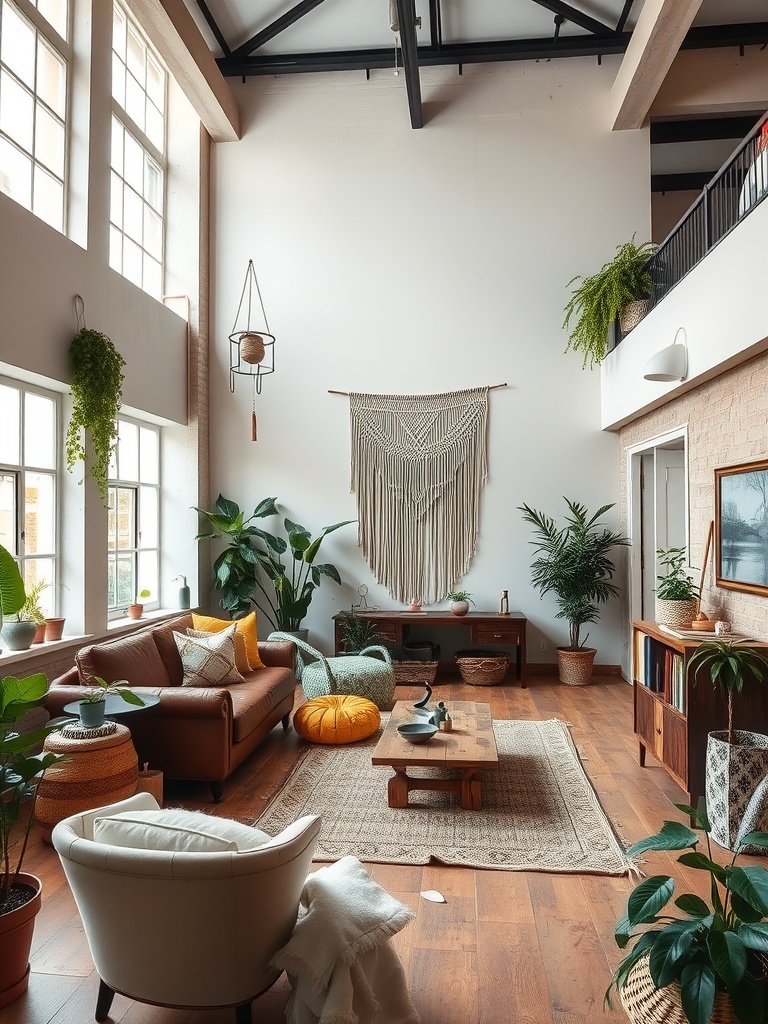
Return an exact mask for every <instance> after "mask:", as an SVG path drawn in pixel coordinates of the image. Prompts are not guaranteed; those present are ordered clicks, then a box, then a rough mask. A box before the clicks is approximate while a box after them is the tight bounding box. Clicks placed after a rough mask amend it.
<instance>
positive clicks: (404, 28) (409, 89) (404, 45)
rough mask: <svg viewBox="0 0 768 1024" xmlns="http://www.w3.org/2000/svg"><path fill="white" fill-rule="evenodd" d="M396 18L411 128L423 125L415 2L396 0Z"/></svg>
mask: <svg viewBox="0 0 768 1024" xmlns="http://www.w3.org/2000/svg"><path fill="white" fill-rule="evenodd" d="M397 20H398V22H399V24H400V50H401V52H402V54H403V70H404V71H405V91H406V93H407V94H408V110H409V111H410V114H411V128H423V127H424V114H423V111H422V109H421V81H420V79H419V46H418V42H417V40H416V4H415V2H414V0H397Z"/></svg>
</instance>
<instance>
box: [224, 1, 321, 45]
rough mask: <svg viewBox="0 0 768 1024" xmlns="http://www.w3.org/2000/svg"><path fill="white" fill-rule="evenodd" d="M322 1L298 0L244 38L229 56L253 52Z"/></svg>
mask: <svg viewBox="0 0 768 1024" xmlns="http://www.w3.org/2000/svg"><path fill="white" fill-rule="evenodd" d="M321 3H323V0H300V3H298V4H296V6H295V7H292V8H291V9H290V11H286V13H285V14H282V15H281V16H280V17H279V18H276V19H275V21H273V22H272V23H271V24H270V25H267V27H266V28H263V29H262V30H261V32H257V33H256V35H254V36H251V38H250V39H246V41H245V42H244V43H241V45H240V46H238V47H236V48H235V49H234V50H233V51H232V54H231V56H232V57H233V58H237V57H243V56H245V55H246V54H248V53H253V51H254V50H258V48H259V47H260V46H263V45H264V43H266V42H267V41H268V40H270V39H274V37H275V36H277V35H279V34H280V33H281V32H282V31H283V30H284V29H286V28H288V27H289V25H293V24H295V22H297V21H298V20H299V19H300V18H303V17H304V15H305V14H308V13H309V12H310V11H313V10H314V9H315V7H319V6H320V4H321Z"/></svg>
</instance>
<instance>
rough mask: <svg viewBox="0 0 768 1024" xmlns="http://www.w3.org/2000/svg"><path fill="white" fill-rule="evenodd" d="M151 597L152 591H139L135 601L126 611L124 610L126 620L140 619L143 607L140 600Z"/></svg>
mask: <svg viewBox="0 0 768 1024" xmlns="http://www.w3.org/2000/svg"><path fill="white" fill-rule="evenodd" d="M151 596H152V591H151V590H146V589H144V590H140V591H139V592H138V594H137V595H136V600H135V601H134V602H133V603H132V604H129V605H128V607H127V609H126V612H125V613H126V615H127V616H128V618H129V619H140V618H141V616H142V615H143V614H144V605H143V604H142V603H141V600H142V598H143V599H146V598H148V597H151Z"/></svg>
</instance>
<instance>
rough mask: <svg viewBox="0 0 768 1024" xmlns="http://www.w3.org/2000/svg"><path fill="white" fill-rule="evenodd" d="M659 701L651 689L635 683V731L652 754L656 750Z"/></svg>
mask: <svg viewBox="0 0 768 1024" xmlns="http://www.w3.org/2000/svg"><path fill="white" fill-rule="evenodd" d="M658 703H659V702H658V701H657V700H656V699H655V698H654V697H653V696H652V695H651V693H650V691H649V690H647V689H646V688H645V687H644V686H641V685H640V684H639V683H635V732H636V733H637V735H638V736H639V737H640V739H641V740H642V741H643V743H644V744H645V746H646V747H647V749H648V750H650V752H651V753H652V754H654V753H655V752H656V726H655V712H656V707H657V705H658Z"/></svg>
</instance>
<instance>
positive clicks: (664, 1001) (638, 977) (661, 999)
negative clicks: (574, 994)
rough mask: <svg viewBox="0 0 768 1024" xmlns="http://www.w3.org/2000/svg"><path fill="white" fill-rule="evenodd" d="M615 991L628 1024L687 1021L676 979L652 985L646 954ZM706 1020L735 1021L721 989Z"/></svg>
mask: <svg viewBox="0 0 768 1024" xmlns="http://www.w3.org/2000/svg"><path fill="white" fill-rule="evenodd" d="M619 995H620V997H621V1005H622V1006H623V1007H624V1009H625V1010H626V1012H627V1016H628V1017H629V1019H630V1021H631V1022H632V1024H688V1018H687V1017H686V1016H685V1013H683V1004H682V1002H681V999H680V985H679V983H678V982H676V981H673V982H672V983H671V984H670V985H666V986H665V987H664V988H656V986H655V985H654V983H653V978H652V977H651V972H650V970H649V968H648V957H647V956H643V957H641V958H640V959H639V960H638V961H637V963H636V964H635V966H634V967H633V968H632V970H631V971H630V972H629V976H628V977H627V981H626V984H625V985H624V988H622V989H621V991H620V993H619ZM710 1024H737V1018H736V1014H735V1013H734V1012H733V1009H732V1007H731V1003H730V1000H729V999H728V997H727V995H726V994H725V993H723V992H720V993H718V995H717V996H716V997H715V1006H714V1009H713V1010H712V1016H711V1018H710Z"/></svg>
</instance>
